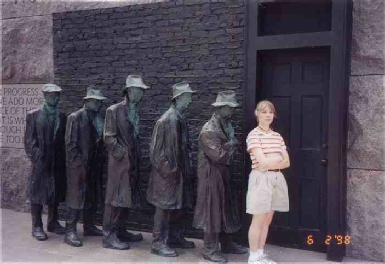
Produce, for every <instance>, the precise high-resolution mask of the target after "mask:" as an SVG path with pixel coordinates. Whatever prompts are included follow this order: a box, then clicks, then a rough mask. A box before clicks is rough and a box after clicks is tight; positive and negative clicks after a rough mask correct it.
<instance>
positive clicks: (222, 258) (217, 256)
mask: <svg viewBox="0 0 385 264" xmlns="http://www.w3.org/2000/svg"><path fill="white" fill-rule="evenodd" d="M202 256H203V258H204V259H206V260H209V261H211V262H221V263H226V262H227V258H226V257H225V256H223V255H222V254H220V253H218V252H214V253H213V254H211V255H206V254H202Z"/></svg>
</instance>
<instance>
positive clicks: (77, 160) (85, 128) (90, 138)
mask: <svg viewBox="0 0 385 264" xmlns="http://www.w3.org/2000/svg"><path fill="white" fill-rule="evenodd" d="M105 99H106V98H105V97H104V96H103V95H102V92H101V90H100V89H97V88H96V87H94V86H89V87H88V89H87V96H86V97H84V98H83V100H84V106H83V108H82V109H80V110H78V111H76V112H74V113H72V114H70V115H69V116H68V121H67V126H66V136H65V141H66V153H67V196H66V204H67V207H68V208H69V216H68V217H67V221H66V234H65V237H64V242H65V243H67V244H68V245H71V246H74V247H80V246H82V241H81V240H80V239H79V237H78V234H77V230H76V224H77V222H78V220H79V216H80V212H81V211H83V230H84V236H102V235H103V232H102V231H101V230H99V229H98V228H96V226H95V225H94V223H93V214H94V213H95V212H96V210H97V204H101V203H102V202H101V201H100V200H101V199H102V171H103V168H102V165H103V161H104V153H103V152H104V151H103V150H104V149H103V148H104V146H103V140H102V135H103V118H102V117H101V115H100V113H99V111H100V108H101V106H102V102H103V100H105Z"/></svg>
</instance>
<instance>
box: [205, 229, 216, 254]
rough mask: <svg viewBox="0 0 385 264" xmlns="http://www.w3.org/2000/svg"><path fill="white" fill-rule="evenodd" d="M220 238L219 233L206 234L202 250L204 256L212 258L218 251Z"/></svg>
mask: <svg viewBox="0 0 385 264" xmlns="http://www.w3.org/2000/svg"><path fill="white" fill-rule="evenodd" d="M218 237H219V234H218V233H206V232H205V233H204V237H203V249H202V253H203V255H206V256H211V255H212V254H214V253H215V252H217V251H218V249H219V244H218Z"/></svg>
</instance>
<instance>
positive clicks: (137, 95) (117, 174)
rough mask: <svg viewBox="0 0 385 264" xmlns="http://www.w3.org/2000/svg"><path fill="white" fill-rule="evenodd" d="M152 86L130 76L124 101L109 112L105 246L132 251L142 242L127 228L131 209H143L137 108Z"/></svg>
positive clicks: (106, 132) (104, 223)
mask: <svg viewBox="0 0 385 264" xmlns="http://www.w3.org/2000/svg"><path fill="white" fill-rule="evenodd" d="M148 88H149V87H148V86H147V85H145V84H144V83H143V80H142V77H141V76H139V75H129V76H128V77H127V79H126V87H124V89H123V95H124V101H123V102H120V103H118V104H115V105H112V106H110V107H109V108H108V109H107V113H106V120H105V127H104V142H105V144H106V148H107V151H108V181H107V189H106V200H105V210H104V216H103V232H104V237H103V247H105V248H112V249H120V250H122V249H129V248H130V244H129V242H136V241H141V240H142V239H143V237H142V234H132V233H130V232H128V231H127V230H126V229H125V227H124V220H125V216H126V215H127V214H128V208H139V207H140V206H141V194H140V189H139V165H140V156H141V154H140V146H139V116H138V113H137V109H136V108H137V105H138V103H139V102H140V100H141V98H142V96H143V91H144V90H146V89H148Z"/></svg>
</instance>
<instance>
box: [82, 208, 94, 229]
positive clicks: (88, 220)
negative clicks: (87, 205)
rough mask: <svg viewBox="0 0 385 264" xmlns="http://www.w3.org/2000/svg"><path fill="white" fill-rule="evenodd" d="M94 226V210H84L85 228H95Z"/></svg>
mask: <svg viewBox="0 0 385 264" xmlns="http://www.w3.org/2000/svg"><path fill="white" fill-rule="evenodd" d="M93 226H94V211H93V210H92V209H84V210H83V227H84V228H87V227H93Z"/></svg>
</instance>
